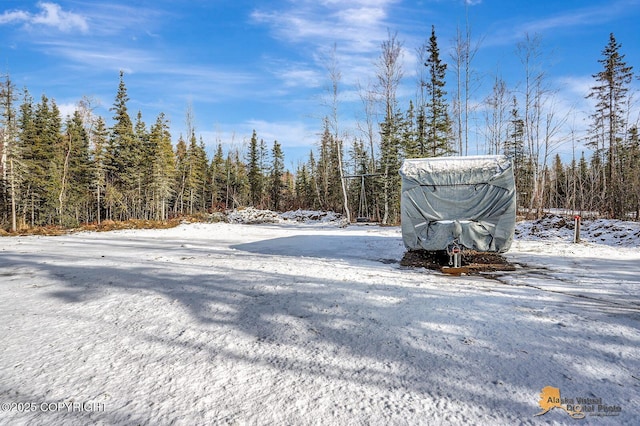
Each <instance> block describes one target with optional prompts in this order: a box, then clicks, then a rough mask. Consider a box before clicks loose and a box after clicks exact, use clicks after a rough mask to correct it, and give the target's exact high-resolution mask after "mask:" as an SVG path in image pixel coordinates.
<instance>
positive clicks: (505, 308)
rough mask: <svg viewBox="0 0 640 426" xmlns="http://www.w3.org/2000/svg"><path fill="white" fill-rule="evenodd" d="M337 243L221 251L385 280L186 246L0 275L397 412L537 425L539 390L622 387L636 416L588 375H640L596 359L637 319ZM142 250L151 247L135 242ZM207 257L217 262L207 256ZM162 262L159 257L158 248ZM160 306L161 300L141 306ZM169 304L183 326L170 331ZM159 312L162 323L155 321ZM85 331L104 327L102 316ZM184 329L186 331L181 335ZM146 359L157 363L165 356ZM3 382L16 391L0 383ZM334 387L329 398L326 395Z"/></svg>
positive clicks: (154, 335)
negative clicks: (23, 277) (418, 269)
mask: <svg viewBox="0 0 640 426" xmlns="http://www.w3.org/2000/svg"><path fill="white" fill-rule="evenodd" d="M344 240H345V238H344V237H338V236H327V235H320V236H314V235H299V236H290V237H282V238H275V239H269V240H264V241H257V242H253V243H246V244H235V245H231V246H230V247H229V249H231V250H240V251H243V252H246V253H250V254H260V255H266V256H287V257H291V258H292V260H291V261H295V258H300V257H304V256H308V257H314V258H317V257H319V258H325V259H328V260H342V261H345V262H347V264H350V265H351V266H352V267H353V268H360V269H361V270H362V273H363V274H364V273H365V272H366V273H368V274H372V275H375V274H378V275H379V276H380V277H381V278H380V279H377V280H375V281H371V280H367V279H365V278H364V277H363V278H360V279H350V280H348V281H343V280H342V279H341V278H340V276H339V275H338V274H336V277H335V279H328V280H327V279H321V278H318V277H314V276H313V275H312V273H311V272H308V273H305V272H304V271H302V274H301V273H300V271H299V270H296V273H287V272H265V271H263V270H260V269H259V264H258V263H255V264H253V265H252V263H251V262H250V261H247V262H245V263H243V267H244V269H242V270H239V269H237V268H234V267H232V266H229V265H228V259H229V257H228V256H229V252H227V251H226V249H225V250H218V249H216V250H213V249H208V248H206V247H205V246H202V245H197V244H195V243H194V245H193V246H191V247H182V246H181V245H179V246H178V247H179V249H177V251H176V252H175V253H172V254H171V256H173V257H171V259H169V261H167V262H160V261H157V262H153V261H149V266H140V265H142V264H144V262H141V261H138V262H137V263H136V264H135V266H127V265H120V266H118V267H113V266H110V267H109V266H105V267H100V266H94V267H86V266H74V265H73V259H69V258H67V257H66V255H64V254H55V253H48V254H47V253H45V254H35V255H29V256H28V257H26V256H20V255H15V254H9V255H5V256H3V258H2V259H1V260H0V266H3V265H4V266H9V265H11V267H12V268H14V267H18V268H22V269H26V270H29V271H35V273H36V274H39V275H44V276H46V277H48V280H49V281H53V282H55V288H53V289H49V288H47V289H42V291H43V292H44V293H43V294H46V295H48V296H50V297H53V298H54V299H57V300H60V301H62V302H64V303H69V304H76V305H78V306H79V311H78V312H79V315H83V316H84V317H85V318H86V317H88V316H90V315H91V311H84V310H82V309H81V308H80V306H81V305H84V304H87V303H90V302H94V301H99V300H100V299H105V300H106V299H110V298H112V297H114V295H115V296H116V297H118V298H127V299H128V300H127V301H126V302H125V303H127V306H129V305H131V306H135V305H136V304H137V303H140V302H144V303H141V305H140V306H141V307H142V308H141V309H144V308H146V307H148V306H152V307H154V308H156V309H157V310H156V311H149V312H144V311H143V312H139V313H138V314H136V315H138V316H137V317H135V316H134V315H130V316H126V315H124V316H122V317H121V319H120V321H121V323H120V325H119V327H123V331H124V330H126V331H127V332H128V333H130V334H131V335H132V336H134V337H135V338H136V339H139V340H140V341H142V342H149V343H152V344H154V346H153V347H155V348H160V351H162V348H164V350H165V351H169V350H170V348H178V349H180V350H181V351H184V352H185V354H186V355H187V356H193V357H195V356H198V355H201V354H202V353H203V352H204V353H206V354H208V356H209V358H210V359H217V360H220V359H223V360H226V361H230V362H231V363H232V364H234V363H242V364H243V365H249V366H254V367H255V368H264V367H268V368H269V369H274V370H276V371H278V372H281V373H282V374H286V375H292V376H295V377H315V378H316V379H318V380H320V382H321V383H338V384H342V385H341V386H344V387H345V388H347V389H351V390H353V387H354V386H355V387H359V388H369V389H371V388H373V389H375V392H377V393H382V394H385V395H388V394H390V393H391V394H393V393H395V392H400V393H403V392H406V393H408V394H409V395H411V396H410V397H409V402H407V403H406V404H405V406H404V407H405V408H407V407H408V408H413V409H416V408H419V407H421V408H420V409H425V407H427V408H428V409H430V410H436V411H437V410H438V409H440V410H443V411H446V410H451V407H452V406H455V407H458V408H459V409H461V410H470V411H469V412H468V413H466V414H465V416H466V418H467V419H469V420H470V421H473V418H474V416H478V418H485V419H486V418H494V419H497V420H498V421H499V422H509V423H513V422H517V423H527V422H531V423H533V417H532V416H533V414H535V413H536V412H537V411H538V407H537V399H536V398H537V395H538V393H539V392H540V390H541V389H542V387H544V386H548V385H552V386H556V387H560V388H563V389H567V390H575V391H576V392H582V391H586V392H593V393H595V394H596V395H602V396H603V397H604V396H606V393H607V392H614V391H615V394H617V393H618V391H617V390H616V388H617V387H618V386H624V387H625V388H626V389H629V390H631V392H629V398H628V399H625V400H624V401H614V402H616V403H617V404H620V405H623V406H624V408H625V411H626V413H627V414H629V415H631V417H630V418H633V415H640V407H638V403H637V401H636V400H635V399H634V395H635V396H637V390H638V386H637V385H636V384H635V383H634V382H633V379H631V378H625V377H618V376H616V377H607V374H608V373H603V374H602V375H598V374H596V373H594V371H593V369H590V368H588V366H589V365H592V364H594V363H595V364H599V365H600V364H607V363H608V365H611V366H612V368H613V367H615V368H614V370H615V372H616V374H619V373H620V371H623V370H625V369H627V370H630V371H634V370H635V371H638V370H639V369H640V362H639V361H638V359H637V358H634V359H626V357H625V356H619V355H618V356H616V355H615V354H614V352H613V350H609V349H607V348H605V347H603V346H606V345H607V344H611V345H614V346H616V347H617V346H620V347H627V348H640V341H639V339H638V337H637V335H634V334H626V333H620V334H618V335H614V336H612V335H609V334H607V333H609V332H610V330H611V329H612V327H620V329H623V330H629V329H631V330H633V328H634V327H636V329H637V326H638V325H639V321H638V318H637V316H629V315H628V314H625V313H624V312H622V311H616V310H615V306H614V307H610V309H612V310H611V311H609V312H608V313H606V314H605V313H602V316H600V314H599V306H598V304H597V303H596V302H593V301H587V300H576V299H575V298H571V297H569V296H567V295H566V294H561V293H551V294H548V295H545V302H544V306H542V305H543V304H542V303H540V302H539V301H538V299H537V298H538V297H539V294H538V293H539V291H540V290H538V289H536V288H531V287H526V286H500V285H494V284H493V283H491V282H490V281H487V285H486V286H484V285H482V283H480V284H478V283H477V282H476V281H469V280H466V279H464V278H463V279H453V278H449V277H443V276H439V275H433V274H429V273H427V272H425V273H424V275H421V273H414V272H411V271H403V270H398V269H394V268H391V267H389V266H386V265H382V264H380V263H379V262H378V260H379V259H376V256H375V255H373V254H372V255H371V256H369V255H368V253H367V252H366V247H367V246H370V247H376V246H377V245H378V244H384V243H386V242H387V241H385V240H388V238H381V237H378V238H373V237H371V238H370V237H360V236H356V237H354V238H351V239H350V240H349V241H346V242H345V241H344ZM103 243H104V244H106V247H105V249H106V250H107V251H108V250H116V249H117V250H124V251H126V250H127V246H128V244H130V243H125V244H123V243H118V242H115V243H114V244H110V243H109V241H108V238H107V239H105V241H103ZM137 244H141V245H143V246H146V245H147V244H150V245H153V244H152V242H147V241H142V240H140V241H138V243H137ZM161 246H163V247H164V249H168V248H169V247H174V246H176V244H175V242H166V241H165V242H162V243H161ZM307 247H308V249H307ZM363 247H364V249H363ZM139 248H140V245H138V246H136V249H139ZM78 249H79V250H81V251H80V253H83V252H91V250H89V248H88V247H87V250H84V251H83V250H82V249H83V247H82V244H81V243H78ZM377 252H379V251H378V250H377V249H376V250H372V253H377ZM212 253H213V254H216V255H217V256H220V257H211V256H208V255H210V254H212ZM162 254H163V255H168V253H167V251H166V250H165V251H162ZM185 254H190V255H193V256H195V257H196V258H195V261H197V262H196V263H195V264H194V263H188V262H185V261H183V260H182V257H183V256H185ZM123 255H126V253H123ZM236 256H237V254H236ZM221 259H222V260H225V262H222V261H221ZM363 261H366V262H369V261H371V262H376V263H375V264H368V263H366V262H364V263H363ZM183 268H184V269H185V270H183ZM360 269H359V270H360ZM407 274H409V275H412V276H410V277H409V278H407V277H406V275H407ZM415 275H419V276H421V279H415ZM421 282H422V283H426V284H428V285H421ZM157 297H159V298H160V300H159V301H157V302H153V304H151V305H149V304H150V303H151V302H150V301H149V300H150V299H151V298H157ZM173 304H176V305H177V306H178V307H179V308H180V309H181V310H183V311H185V312H186V313H187V315H188V317H189V319H184V320H180V324H177V321H176V320H177V318H176V317H175V308H174V307H173ZM169 305H171V306H169ZM580 311H588V317H587V318H586V319H587V320H589V321H592V320H594V318H597V319H601V318H604V317H606V321H607V322H608V324H609V327H606V328H602V327H598V326H589V327H584V326H582V324H581V323H580V320H581V317H580V316H579V314H578V313H579V312H580ZM162 313H169V314H170V315H169V316H166V317H162ZM497 313H499V314H497ZM90 320H91V321H102V319H101V318H100V317H96V318H95V319H90ZM136 321H139V323H138V324H136V325H135V326H134V324H133V322H136ZM574 321H575V322H574ZM152 323H153V325H154V327H152V326H151V325H152ZM156 325H157V326H156ZM185 327H188V328H190V329H191V333H181V331H184V330H181V329H184V328H185ZM224 333H229V334H230V335H232V336H234V338H237V339H238V340H237V341H238V342H240V343H238V344H229V342H228V341H227V340H224V339H221V338H220V337H219V336H220V335H222V334H224ZM576 348H578V349H576ZM153 355H154V356H157V357H162V352H159V353H155V354H153ZM212 362H213V361H212ZM621 363H624V365H625V366H624V368H622V367H620V364H621ZM5 379H6V378H5ZM291 380H296V379H291ZM300 380H302V379H300ZM603 380H604V381H603ZM11 382H13V383H16V382H15V381H13V380H10V381H7V383H11ZM258 385H267V384H265V383H258ZM585 387H586V388H585ZM339 389H340V386H338V387H337V388H336V389H334V390H333V392H335V394H334V396H336V397H337V395H338V391H339ZM235 391H241V390H238V389H236V390H235ZM309 391H310V392H312V393H313V392H315V393H318V392H321V390H317V389H316V390H309ZM221 392H222V391H221ZM328 392H332V391H331V390H329V391H328ZM375 392H374V393H375ZM579 395H580V396H582V394H579ZM443 401H444V402H446V404H444V405H443V404H442V403H443ZM634 401H636V402H634ZM439 404H440V405H439ZM447 404H448V405H447ZM438 407H440V408H438ZM396 408H398V407H396ZM400 408H402V407H400ZM301 414H303V413H302V412H301ZM406 415H408V416H410V414H406ZM434 415H435V414H434ZM491 416H493V417H491ZM395 418H396V419H398V417H395ZM433 418H434V419H435V418H436V417H433ZM626 418H627V417H625V419H626ZM623 420H624V419H623ZM413 421H419V419H413ZM413 421H411V422H413ZM630 423H631V422H630Z"/></svg>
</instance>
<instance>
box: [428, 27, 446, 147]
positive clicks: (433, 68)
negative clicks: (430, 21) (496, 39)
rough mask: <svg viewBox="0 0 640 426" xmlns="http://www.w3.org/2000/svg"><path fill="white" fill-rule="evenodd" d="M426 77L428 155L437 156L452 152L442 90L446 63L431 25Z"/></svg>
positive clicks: (444, 93) (444, 97) (444, 95)
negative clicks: (442, 58) (441, 57)
mask: <svg viewBox="0 0 640 426" xmlns="http://www.w3.org/2000/svg"><path fill="white" fill-rule="evenodd" d="M427 53H428V56H427V60H426V62H425V64H424V65H425V66H426V67H427V72H428V78H427V81H426V91H427V102H426V106H425V116H426V117H425V118H426V133H427V135H428V136H427V142H428V144H429V147H428V150H429V151H430V152H429V153H430V155H431V156H433V157H437V156H440V155H444V154H448V153H450V152H452V149H451V144H450V138H451V120H450V119H449V112H448V109H449V107H448V104H447V100H446V95H447V92H446V91H445V90H444V87H445V77H446V71H447V64H445V63H443V62H442V61H441V59H440V50H439V49H438V40H437V38H436V30H435V26H431V37H430V38H429V43H428V45H427Z"/></svg>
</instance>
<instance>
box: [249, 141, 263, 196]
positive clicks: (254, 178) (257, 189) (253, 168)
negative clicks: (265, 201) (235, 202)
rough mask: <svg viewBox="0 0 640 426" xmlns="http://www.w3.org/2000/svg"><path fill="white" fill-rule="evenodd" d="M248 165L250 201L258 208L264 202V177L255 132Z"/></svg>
mask: <svg viewBox="0 0 640 426" xmlns="http://www.w3.org/2000/svg"><path fill="white" fill-rule="evenodd" d="M247 163H248V164H247V166H248V168H249V173H248V178H249V199H250V201H251V205H252V206H254V207H258V206H259V205H260V202H261V200H262V181H263V179H264V176H263V175H262V170H261V166H262V165H261V156H260V147H259V146H258V136H257V134H256V131H255V130H254V131H253V134H252V135H251V142H250V143H249V154H248V158H247Z"/></svg>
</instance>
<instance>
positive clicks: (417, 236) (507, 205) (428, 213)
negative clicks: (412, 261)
mask: <svg viewBox="0 0 640 426" xmlns="http://www.w3.org/2000/svg"><path fill="white" fill-rule="evenodd" d="M400 175H401V176H402V196H401V197H402V198H401V219H402V238H403V240H404V245H405V246H406V247H407V249H409V250H420V249H423V250H428V251H439V250H446V251H447V252H449V253H450V254H451V252H452V250H454V248H455V250H464V249H469V250H476V251H481V252H497V253H502V252H505V251H507V250H509V247H510V246H511V242H512V241H513V234H514V230H515V223H516V192H515V181H514V176H513V166H512V163H511V160H509V159H508V158H507V157H504V156H469V157H437V158H419V159H410V160H405V161H404V163H403V164H402V167H401V168H400ZM455 250H454V252H455Z"/></svg>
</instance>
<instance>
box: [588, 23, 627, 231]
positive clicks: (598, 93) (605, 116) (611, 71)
mask: <svg viewBox="0 0 640 426" xmlns="http://www.w3.org/2000/svg"><path fill="white" fill-rule="evenodd" d="M621 47H622V44H621V43H618V42H617V41H616V38H615V36H614V35H613V33H611V34H610V35H609V43H608V44H607V46H606V47H605V48H604V50H603V51H602V58H601V59H599V60H598V62H599V63H600V64H601V65H602V71H600V72H598V73H597V74H594V75H593V78H594V79H595V80H596V85H595V86H593V87H591V91H590V92H589V95H588V96H587V98H591V99H594V100H595V102H596V105H595V111H594V112H593V114H592V115H591V119H592V124H591V131H590V134H591V135H592V136H591V137H590V138H589V144H590V146H591V147H592V148H594V149H596V152H597V154H598V155H600V156H601V159H602V162H603V163H604V164H605V167H604V169H603V172H604V173H603V201H604V205H603V206H602V208H603V209H604V210H605V211H606V212H607V213H608V214H609V215H611V216H613V217H616V218H621V217H622V216H623V214H624V212H623V203H622V200H623V198H624V197H623V189H622V187H621V185H620V174H621V172H622V171H621V170H620V167H619V158H618V157H619V151H620V149H621V144H622V141H623V139H624V137H625V132H626V125H627V123H626V118H625V117H626V112H627V108H628V105H627V104H626V100H627V93H628V91H629V85H630V83H631V80H632V79H633V71H632V70H633V67H631V66H628V65H627V64H626V63H625V61H624V57H625V55H623V54H622V53H620V48H621Z"/></svg>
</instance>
